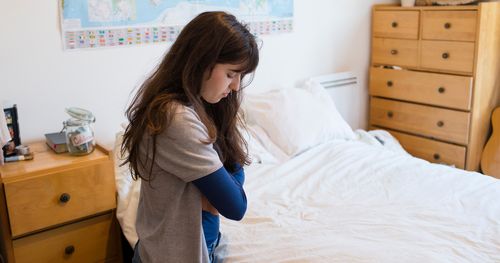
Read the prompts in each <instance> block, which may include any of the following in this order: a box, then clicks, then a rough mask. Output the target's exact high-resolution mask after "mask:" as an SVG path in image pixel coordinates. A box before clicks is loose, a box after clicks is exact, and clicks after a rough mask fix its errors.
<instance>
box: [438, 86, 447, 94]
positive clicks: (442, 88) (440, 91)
mask: <svg viewBox="0 0 500 263" xmlns="http://www.w3.org/2000/svg"><path fill="white" fill-rule="evenodd" d="M445 91H446V89H445V88H444V87H439V88H438V92H439V93H444V92H445Z"/></svg>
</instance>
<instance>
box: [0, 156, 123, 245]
mask: <svg viewBox="0 0 500 263" xmlns="http://www.w3.org/2000/svg"><path fill="white" fill-rule="evenodd" d="M114 185H115V182H114V177H113V167H112V165H109V162H101V163H100V164H96V165H90V166H85V167H81V168H78V169H71V170H65V171H61V172H57V173H52V174H47V175H45V176H38V177H34V178H31V179H27V180H22V181H15V182H10V183H6V184H5V198H6V203H7V209H8V212H9V219H10V225H11V232H12V236H14V237H17V236H19V235H23V234H25V233H29V232H32V231H36V230H39V229H43V228H46V227H49V226H53V225H57V224H60V223H64V222H67V221H71V220H74V219H78V218H81V217H85V216H89V215H93V214H95V213H99V212H103V211H107V210H111V209H113V208H115V206H116V205H115V204H116V203H115V202H116V201H115V186H114Z"/></svg>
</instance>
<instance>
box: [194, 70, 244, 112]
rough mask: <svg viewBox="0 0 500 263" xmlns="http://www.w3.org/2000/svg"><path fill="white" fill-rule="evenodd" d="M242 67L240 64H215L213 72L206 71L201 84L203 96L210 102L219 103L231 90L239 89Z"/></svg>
mask: <svg viewBox="0 0 500 263" xmlns="http://www.w3.org/2000/svg"><path fill="white" fill-rule="evenodd" d="M241 68H242V65H239V64H236V65H235V64H215V67H214V68H213V70H212V74H210V71H208V70H207V72H205V75H204V77H203V82H202V84H201V92H200V93H201V97H202V98H203V99H204V100H205V101H206V102H208V103H217V102H219V101H220V100H221V99H222V98H225V97H227V95H229V93H230V92H232V91H238V90H239V89H240V81H241ZM209 74H210V76H209Z"/></svg>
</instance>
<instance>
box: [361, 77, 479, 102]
mask: <svg viewBox="0 0 500 263" xmlns="http://www.w3.org/2000/svg"><path fill="white" fill-rule="evenodd" d="M370 94H371V95H372V96H379V97H386V98H392V99H399V100H405V101H414V102H419V103H425V104H431V105H436V106H442V107H447V108H455V109H461V110H470V108H471V97H472V95H471V94H472V78H471V77H464V76H455V75H445V74H435V73H424V72H417V71H408V70H392V69H383V68H371V71H370Z"/></svg>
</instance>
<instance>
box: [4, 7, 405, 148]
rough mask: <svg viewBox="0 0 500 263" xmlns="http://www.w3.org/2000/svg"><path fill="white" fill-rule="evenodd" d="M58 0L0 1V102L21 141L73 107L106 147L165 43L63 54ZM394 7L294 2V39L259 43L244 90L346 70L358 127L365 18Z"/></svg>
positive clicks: (53, 126) (57, 124) (364, 97)
mask: <svg viewBox="0 0 500 263" xmlns="http://www.w3.org/2000/svg"><path fill="white" fill-rule="evenodd" d="M57 2H58V1H55V0H52V1H33V0H31V1H29V0H16V1H7V0H1V2H0V32H1V35H0V47H1V48H0V102H4V101H9V102H13V103H16V104H17V105H18V107H19V122H20V123H19V125H20V130H21V140H22V141H23V143H29V142H32V141H35V140H43V134H44V133H48V132H55V131H59V130H60V129H61V128H62V121H63V120H66V119H68V117H69V116H68V115H67V114H66V113H65V112H64V108H66V107H69V106H78V107H82V108H85V109H89V110H91V111H92V112H93V113H94V114H95V115H96V117H97V122H96V125H95V131H96V136H97V140H98V142H100V143H101V144H103V145H104V146H106V147H110V146H111V145H112V143H113V140H114V135H115V133H116V131H118V130H119V124H120V123H121V122H123V121H125V117H124V110H125V108H126V106H127V103H128V102H129V100H130V98H131V96H132V94H133V92H134V91H135V88H136V87H137V86H138V85H139V84H140V83H141V81H142V80H143V79H144V77H145V76H146V75H147V74H148V73H149V72H150V70H151V69H152V68H153V67H154V66H155V64H156V63H157V62H158V61H159V59H160V58H161V56H162V55H163V54H164V53H165V51H166V50H167V48H168V47H169V45H168V44H156V45H148V46H138V47H125V48H110V49H100V50H83V51H82V50H80V51H68V52H64V51H63V50H62V42H61V34H60V28H59V13H58V5H57ZM396 2H398V1H396V0H364V1H360V0H343V1H333V0H314V1H307V0H295V3H294V4H295V6H294V32H293V33H289V34H282V35H271V36H263V37H261V38H262V40H263V47H262V50H261V63H260V65H259V68H258V69H257V71H256V75H255V79H254V82H253V83H252V85H251V86H250V87H248V89H249V90H250V91H251V92H258V91H262V90H265V89H270V88H273V87H276V86H277V85H281V86H291V85H294V84H295V83H297V82H300V81H302V80H304V79H306V78H308V77H311V76H317V75H321V74H326V73H332V72H336V71H345V70H350V71H353V72H355V73H357V74H358V76H359V78H360V86H359V90H358V91H355V92H357V93H358V94H359V96H358V99H357V101H355V102H353V108H352V110H353V111H355V112H357V113H358V116H359V118H358V120H357V124H353V126H354V127H353V128H359V127H361V128H365V127H366V120H367V113H366V111H367V107H366V106H367V102H368V88H367V75H368V63H369V45H370V38H369V34H370V11H371V6H372V5H373V4H375V3H396Z"/></svg>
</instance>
